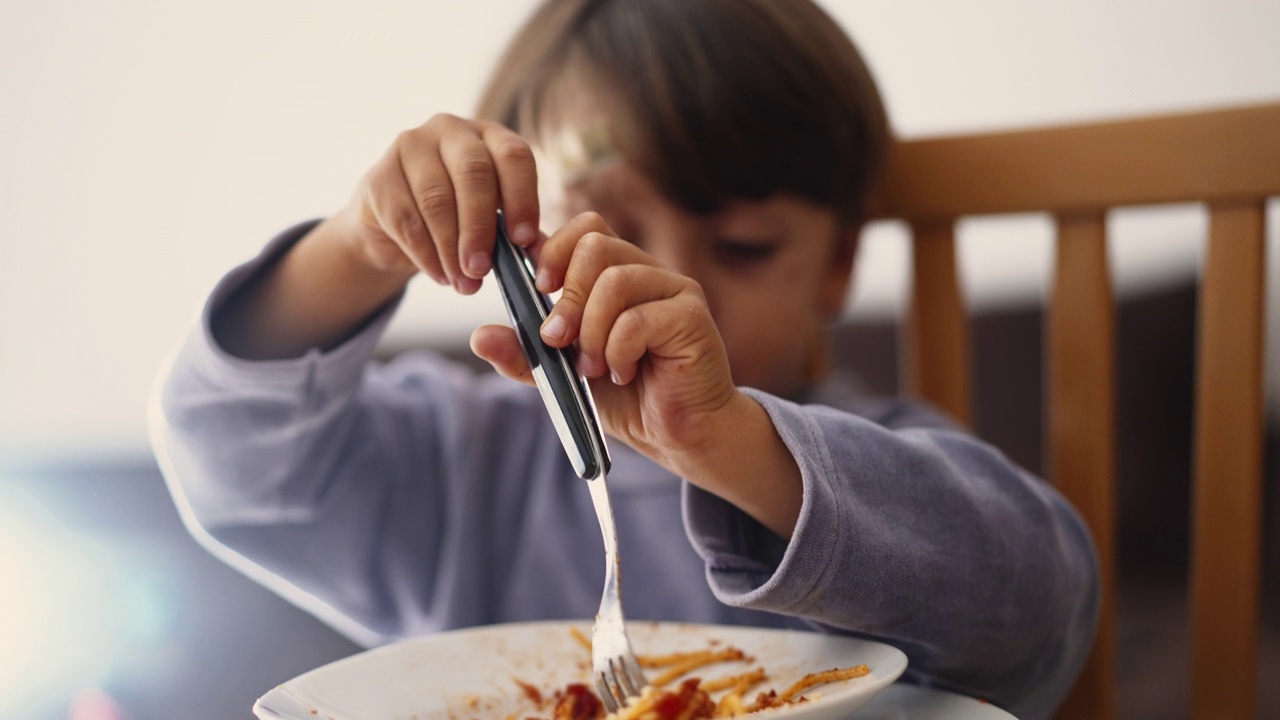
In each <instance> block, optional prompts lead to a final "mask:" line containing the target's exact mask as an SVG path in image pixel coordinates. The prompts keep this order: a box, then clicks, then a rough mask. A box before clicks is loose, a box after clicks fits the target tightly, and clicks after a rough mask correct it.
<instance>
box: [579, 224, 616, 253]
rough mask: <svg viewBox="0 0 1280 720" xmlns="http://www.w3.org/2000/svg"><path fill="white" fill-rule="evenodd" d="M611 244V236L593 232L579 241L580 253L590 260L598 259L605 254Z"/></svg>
mask: <svg viewBox="0 0 1280 720" xmlns="http://www.w3.org/2000/svg"><path fill="white" fill-rule="evenodd" d="M608 244H609V236H607V235H605V234H604V233H602V232H597V231H594V230H593V231H591V232H588V233H587V234H585V235H583V236H582V239H580V240H579V241H578V252H580V253H583V255H584V256H585V257H587V258H588V259H596V258H597V257H599V256H601V255H603V254H604V252H605V250H606V248H607V246H608Z"/></svg>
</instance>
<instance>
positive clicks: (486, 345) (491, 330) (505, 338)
mask: <svg viewBox="0 0 1280 720" xmlns="http://www.w3.org/2000/svg"><path fill="white" fill-rule="evenodd" d="M471 352H473V353H475V354H476V357H478V358H480V359H481V360H484V361H486V362H488V363H489V364H490V365H492V366H493V369H494V370H497V371H498V374H500V375H502V376H503V377H507V378H511V379H512V380H518V381H520V382H522V383H524V384H525V385H533V384H534V382H533V373H531V372H530V371H529V362H528V361H527V360H525V357H524V351H522V350H521V349H520V341H519V340H518V339H516V333H515V330H512V329H511V328H509V327H505V326H503V325H481V326H480V327H478V328H476V329H475V331H474V332H472V333H471Z"/></svg>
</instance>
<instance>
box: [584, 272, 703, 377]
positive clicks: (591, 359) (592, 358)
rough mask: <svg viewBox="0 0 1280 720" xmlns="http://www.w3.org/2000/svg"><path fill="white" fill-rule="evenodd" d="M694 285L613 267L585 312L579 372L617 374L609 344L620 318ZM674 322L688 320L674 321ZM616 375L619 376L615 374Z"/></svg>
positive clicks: (682, 279) (602, 278)
mask: <svg viewBox="0 0 1280 720" xmlns="http://www.w3.org/2000/svg"><path fill="white" fill-rule="evenodd" d="M691 286H692V287H696V285H695V284H694V282H693V281H692V280H690V279H688V278H686V277H683V276H680V275H677V274H675V273H673V272H671V271H670V270H666V269H664V268H659V267H654V266H652V265H636V264H631V265H612V266H610V267H607V268H605V269H604V271H602V272H601V273H600V276H599V278H598V279H597V280H596V283H595V285H594V286H593V287H592V288H591V296H590V297H589V298H588V300H587V303H586V305H585V306H584V307H583V310H582V320H581V323H580V325H579V330H578V338H577V342H578V370H579V371H580V372H582V374H584V375H586V376H587V377H600V376H601V375H604V374H605V373H606V372H609V371H610V370H617V368H614V367H613V365H612V364H610V363H609V362H608V359H607V357H606V351H605V350H606V344H607V343H608V342H609V338H610V337H611V335H612V333H613V329H614V326H615V324H616V323H617V322H618V319H619V317H620V316H622V314H623V313H625V312H626V311H628V310H629V309H631V308H634V307H638V306H642V305H645V304H647V303H653V302H657V301H661V300H667V299H670V298H673V297H676V296H677V295H679V294H680V293H682V292H684V291H686V290H687V289H689V288H690V287H691ZM671 321H672V322H682V321H684V318H682V317H674V318H672V319H671ZM615 374H616V373H615Z"/></svg>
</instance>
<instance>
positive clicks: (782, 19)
mask: <svg viewBox="0 0 1280 720" xmlns="http://www.w3.org/2000/svg"><path fill="white" fill-rule="evenodd" d="M479 116H480V119H478V120H468V119H462V118H457V117H451V116H445V115H440V116H436V117H434V118H432V119H431V120H429V121H428V122H427V123H426V124H424V125H423V126H421V127H419V128H416V129H414V130H410V131H408V132H405V133H402V134H401V135H400V136H399V137H398V138H397V139H396V141H395V142H394V143H393V144H392V146H391V148H390V150H388V152H387V154H386V155H385V156H384V157H383V158H382V159H381V160H380V161H379V162H378V163H376V164H375V165H374V167H373V168H372V170H370V171H369V173H368V174H367V175H366V176H365V177H364V179H363V180H362V181H361V182H360V184H359V186H358V188H357V190H356V192H355V194H354V196H353V198H352V200H351V201H350V203H349V204H348V205H347V206H346V207H345V208H343V209H341V210H340V211H338V212H337V213H336V214H335V215H333V216H332V217H330V218H328V219H326V220H324V221H323V222H319V223H308V224H304V225H301V226H298V227H296V228H293V229H291V230H289V231H287V232H285V233H284V234H282V235H281V236H280V237H278V238H277V239H276V240H275V241H273V242H272V243H271V244H270V245H269V246H268V247H267V249H266V250H265V251H264V252H263V253H262V255H261V256H260V257H258V258H257V259H256V260H254V261H252V262H250V263H249V264H247V265H245V266H243V267H241V268H239V269H237V270H235V271H234V272H232V273H231V274H230V275H228V276H227V277H226V278H225V279H224V280H223V282H222V283H221V284H220V285H219V286H218V287H217V288H216V290H215V291H214V293H213V296H212V297H211V298H210V300H209V302H208V305H207V307H206V309H205V312H204V315H203V320H202V324H201V327H200V328H199V329H198V330H197V331H196V332H195V333H193V335H192V336H191V337H190V338H189V339H188V341H187V343H186V344H185V346H184V347H183V349H182V350H181V352H180V353H179V354H178V356H177V358H176V360H175V362H174V364H173V365H172V367H170V368H169V369H168V370H167V375H166V377H165V378H164V379H163V384H162V386H161V392H160V397H159V403H158V407H159V413H158V414H157V417H156V420H157V422H156V431H155V434H154V437H155V444H156V448H157V453H158V454H159V455H160V457H161V460H162V462H163V464H164V465H165V468H166V471H167V472H166V474H167V476H168V477H169V479H170V483H171V486H172V487H173V489H174V493H175V496H176V497H177V499H178V503H179V506H180V507H181V508H182V509H183V512H184V516H185V517H186V518H187V520H188V524H189V526H190V527H192V528H193V531H194V532H195V533H196V535H197V536H198V537H200V538H201V539H202V540H204V541H205V542H206V544H207V545H209V546H210V547H211V548H213V549H215V551H217V552H219V553H220V554H222V555H223V556H224V557H227V558H228V559H229V560H231V561H232V562H234V563H235V564H237V565H239V566H241V567H243V568H245V569H246V571H248V572H250V573H251V574H253V575H254V576H255V577H258V578H259V579H262V580H263V582H266V583H267V584H269V585H271V586H272V587H275V588H276V589H278V590H279V591H280V592H282V593H284V594H285V595H287V596H288V597H290V598H291V599H292V600H294V601H295V602H297V603H299V604H301V605H303V606H304V607H307V608H308V609H310V610H312V611H313V612H315V613H317V614H318V615H320V616H321V617H323V618H325V619H326V620H327V621H328V622H330V623H331V624H333V625H334V626H335V627H337V628H339V629H340V630H342V631H344V632H346V633H347V634H348V635H350V636H351V637H353V638H355V639H356V640H358V641H360V642H362V643H365V644H368V645H373V644H376V643H382V642H387V641H391V640H395V639H398V638H404V637H407V636H412V635H418V634H422V633H429V632H436V631H440V630H446V629H450V628H457V627H463V626H469V625H477V624H485V623H494V622H505V621H516V620H529V619H536V618H587V617H590V616H591V615H592V614H593V613H594V611H595V606H596V603H597V602H598V600H599V594H600V588H601V586H602V565H603V557H602V547H601V543H600V538H599V531H598V528H597V527H596V525H595V517H594V514H593V511H592V507H591V504H590V499H589V496H588V493H587V492H586V488H585V487H583V484H582V481H580V480H578V479H577V478H576V477H575V475H574V473H573V471H572V469H571V467H570V465H569V461H568V458H567V457H566V456H565V453H564V452H563V450H562V448H561V446H560V444H559V441H558V440H557V437H556V434H555V431H554V428H553V427H552V425H551V423H550V422H549V418H548V417H547V414H546V412H545V410H544V408H543V406H542V401H541V398H540V397H539V395H538V393H537V392H535V391H533V390H530V389H529V388H527V387H524V386H523V385H520V384H518V383H513V382H510V381H508V380H505V379H503V378H500V377H497V376H494V375H483V376H475V375H473V374H471V373H469V372H467V371H464V370H463V369H461V368H459V367H456V366H453V365H451V364H449V363H448V362H446V361H444V360H443V359H441V358H438V357H433V356H428V355H422V354H417V355H412V356H406V357H402V358H399V359H397V360H395V361H393V362H391V363H389V364H387V365H385V366H383V365H378V364H374V363H373V362H371V356H372V352H373V348H374V346H375V344H376V342H377V340H378V337H379V335H380V333H381V332H382V330H383V328H384V327H385V325H386V323H387V321H388V319H389V318H390V316H391V314H392V313H393V312H394V310H395V306H396V303H397V300H398V298H399V296H400V294H401V293H402V292H403V290H404V288H405V286H406V284H407V283H408V282H409V280H410V279H411V278H412V277H414V276H415V275H416V274H417V273H419V272H421V273H423V274H426V275H427V276H429V277H431V278H432V279H434V280H435V281H437V282H440V283H447V284H449V285H451V286H452V287H454V288H455V289H456V290H457V291H458V292H460V293H462V294H470V293H473V292H475V291H476V290H477V289H478V288H479V287H480V285H481V283H482V281H483V279H484V278H485V276H486V274H487V273H488V272H489V270H490V265H491V251H492V243H493V237H494V228H495V217H496V211H497V210H498V209H499V208H501V209H502V210H503V212H504V213H505V216H506V219H507V223H508V226H509V227H510V228H511V231H512V236H513V238H514V240H515V241H516V242H517V243H519V244H521V245H524V246H527V247H530V248H532V249H533V250H534V252H535V255H536V258H537V266H538V278H537V283H538V286H539V288H540V289H541V290H543V291H544V292H554V291H557V290H559V291H562V295H561V298H560V300H559V301H558V303H557V304H556V306H555V309H554V310H553V312H552V314H551V317H550V318H549V319H548V320H547V322H546V323H545V324H544V326H543V328H542V335H543V338H544V340H546V341H547V342H548V343H549V344H552V345H555V346H557V347H567V346H570V345H575V346H576V347H577V349H578V364H579V368H580V370H581V371H582V372H583V373H584V374H585V375H586V376H587V377H589V378H590V379H591V387H592V391H593V394H594V396H595V401H596V404H597V406H598V407H599V410H600V414H601V418H602V422H603V425H604V428H605V430H606V431H607V433H608V434H609V435H610V436H611V438H612V442H611V448H612V454H613V458H614V466H613V471H612V472H611V473H610V475H609V481H610V488H611V491H612V494H613V497H614V505H615V513H616V516H617V524H618V529H619V534H620V542H621V545H622V548H623V550H622V554H623V563H622V567H623V568H624V570H623V578H624V580H625V584H624V597H625V601H626V607H627V611H628V615H629V617H631V618H634V619H641V618H646V619H666V620H685V621H694V622H714V623H745V624H753V625H761V626H784V627H807V628H810V629H819V630H822V631H825V632H838V633H848V634H854V635H860V636H867V637H872V638H875V639H878V640H881V641H884V642H889V643H892V644H894V645H896V646H898V647H900V648H902V649H903V650H904V651H905V652H906V653H907V654H908V656H909V658H910V663H911V665H910V670H909V675H908V677H910V678H912V679H914V680H916V681H917V682H922V683H928V684H934V685H938V686H941V687H946V688H950V689H954V690H957V691H960V692H964V693H967V694H970V695H974V696H977V697H982V698H987V699H989V700H991V701H992V702H995V703H997V704H999V705H1001V706H1004V707H1006V708H1008V709H1010V710H1011V711H1012V712H1014V713H1015V714H1016V715H1018V716H1019V717H1023V718H1036V717H1045V716H1048V715H1049V714H1050V713H1051V711H1052V710H1053V708H1054V707H1055V706H1056V704H1057V703H1058V702H1059V701H1060V700H1061V698H1062V697H1063V695H1064V694H1065V692H1066V690H1067V689H1068V688H1069V686H1070V684H1071V682H1072V680H1073V678H1074V676H1075V674H1076V672H1077V671H1078V669H1079V666H1080V664H1081V662H1082V661H1083V656H1084V654H1085V652H1086V650H1087V648H1088V646H1089V643H1090V641H1091V638H1092V632H1093V626H1094V622H1095V618H1096V582H1097V581H1096V570H1095V561H1094V557H1093V554H1092V549H1091V546H1090V542H1089V539H1088V535H1087V533H1086V531H1085V530H1084V528H1083V526H1082V525H1081V523H1080V521H1079V520H1078V519H1077V517H1076V516H1075V514H1074V512H1073V511H1072V510H1071V509H1070V507H1068V505H1067V504H1066V503H1065V502H1064V501H1063V500H1062V498H1060V497H1059V496H1058V495H1057V494H1056V493H1055V492H1054V491H1053V490H1052V489H1051V488H1049V487H1047V486H1046V485H1045V484H1044V483H1043V482H1041V481H1040V480H1038V479H1036V478H1034V477H1031V476H1030V475H1029V474H1027V473H1026V472H1024V471H1022V470H1021V469H1019V468H1017V467H1015V466H1013V465H1012V464H1011V463H1010V462H1009V461H1008V460H1007V459H1006V458H1004V457H1003V456H1002V455H1001V454H1000V453H999V452H998V451H996V450H994V449H992V448H991V447H988V446H987V445H984V444H983V443H981V442H980V441H978V440H975V439H974V438H972V437H970V436H968V435H966V434H964V433H962V432H960V431H958V430H957V429H955V428H954V427H952V426H951V425H950V424H949V423H948V422H947V421H945V420H944V419H941V418H939V417H938V416H936V415H935V414H933V413H932V412H930V411H928V410H926V409H924V408H921V407H917V406H913V405H910V404H906V403H903V402H901V401H893V400H870V399H866V398H860V397H858V396H856V395H855V394H852V392H851V386H850V384H849V382H848V381H847V380H844V379H841V378H839V377H837V376H834V375H833V374H831V373H829V372H828V371H827V363H826V359H825V348H824V337H825V331H826V329H827V326H828V325H829V324H830V323H831V322H832V321H833V320H834V319H835V318H836V317H837V315H838V313H839V311H840V310H841V306H842V303H843V301H844V298H845V297H846V290H847V288H848V283H849V278H850V274H851V270H852V263H853V258H854V250H855V246H856V238H857V234H858V231H859V229H860V225H861V222H862V220H863V208H864V201H865V198H866V197H867V195H868V193H869V192H870V189H871V187H872V184H873V182H874V180H875V173H876V170H877V169H878V167H879V166H880V164H881V160H882V156H883V155H884V153H885V149H886V146H887V142H888V130H887V123H886V120H885V116H884V112H883V109H882V106H881V104H880V100H879V96H878V94H877V91H876V89H875V86H874V84H873V82H872V80H871V78H870V76H869V74H868V72H867V70H866V68H865V66H864V65H863V63H862V61H861V59H860V57H859V55H858V53H857V51H856V50H855V49H854V47H853V46H852V44H851V43H850V41H849V40H848V38H847V37H846V36H845V35H844V34H843V33H842V32H841V31H840V29H839V28H838V26H837V25H835V24H834V23H833V22H832V21H831V20H830V19H829V18H828V17H827V16H826V15H825V14H824V13H823V12H822V11H821V10H819V9H818V8H817V7H815V6H814V5H812V4H811V3H810V2H809V0H785V1H784V0H698V1H693V0H646V2H627V1H626V0H548V2H546V3H545V4H544V5H542V6H541V7H540V8H539V9H538V10H537V11H536V12H535V14H534V15H533V16H532V18H531V19H530V20H529V21H528V23H527V24H526V26H525V27H524V29H523V30H522V31H521V32H520V33H519V34H518V35H517V36H516V38H515V39H514V40H513V42H512V44H511V46H510V49H509V50H508V52H507V54H506V56H505V57H504V59H503V60H502V61H501V63H500V64H499V66H498V68H497V71H496V72H495V74H494V76H493V81H492V84H491V85H490V87H489V88H488V89H487V91H486V92H485V94H484V98H483V100H482V102H481V106H480V112H479ZM535 153H536V154H538V155H539V161H538V162H537V163H536V164H535ZM539 184H541V185H542V189H543V192H542V194H541V195H540V194H539ZM540 227H544V228H547V229H549V230H550V231H551V232H550V234H549V235H542V234H541V233H540V232H539V228H540ZM471 345H472V348H473V350H474V351H475V352H476V353H477V354H478V355H479V356H481V357H483V358H485V359H486V360H488V361H489V362H490V363H492V364H493V366H494V367H495V368H496V369H497V370H498V371H499V373H501V374H502V375H505V376H507V377H510V378H516V379H518V380H521V381H523V382H524V383H525V384H526V385H527V384H529V373H528V369H527V367H526V366H525V364H524V360H523V357H522V355H521V353H520V350H519V346H518V344H517V342H516V340H515V336H514V334H513V332H512V331H511V329H510V328H506V327H482V328H480V329H478V330H477V331H476V332H475V333H474V334H473V336H472V339H471ZM264 570H265V572H263V571H264Z"/></svg>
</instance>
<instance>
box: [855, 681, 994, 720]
mask: <svg viewBox="0 0 1280 720" xmlns="http://www.w3.org/2000/svg"><path fill="white" fill-rule="evenodd" d="M849 720H1016V718H1014V717H1013V716H1012V715H1010V714H1009V713H1007V712H1005V711H1004V710H1001V709H1000V708H998V707H996V706H994V705H992V704H990V703H984V702H980V701H978V700H974V699H973V698H970V697H965V696H963V695H956V694H955V693H949V692H944V691H942V690H932V689H929V688H922V687H919V686H916V685H908V684H906V683H901V682H897V683H894V684H892V685H890V686H889V687H887V688H885V689H884V690H881V691H880V692H878V693H876V696H875V697H873V698H871V700H870V701H868V702H867V704H866V705H863V706H862V707H860V708H858V711H857V712H855V713H854V714H853V715H851V716H849Z"/></svg>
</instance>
